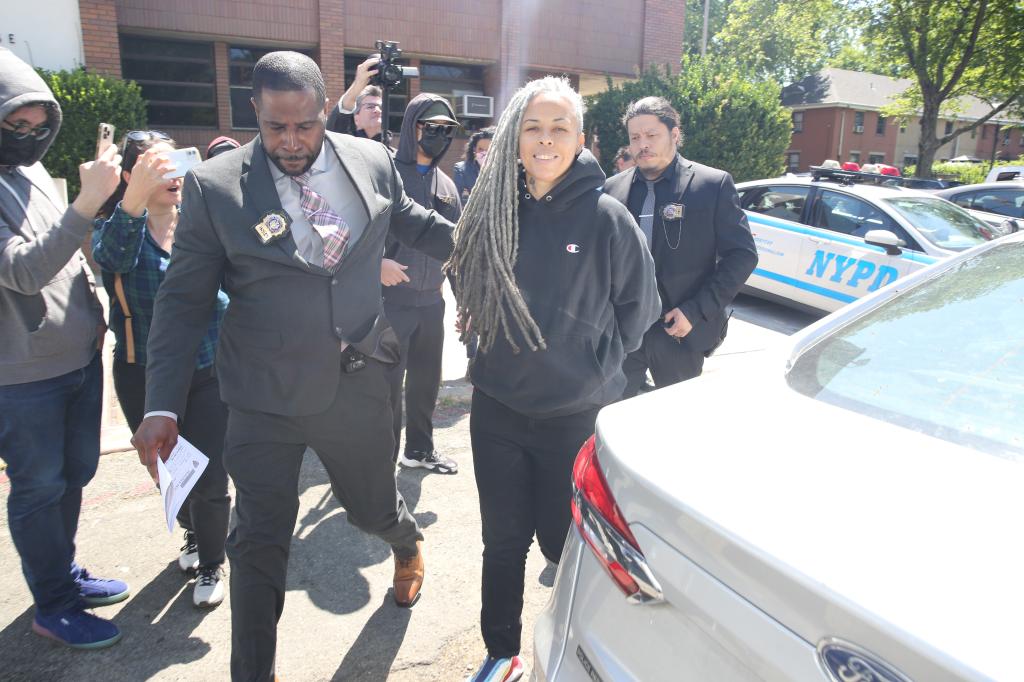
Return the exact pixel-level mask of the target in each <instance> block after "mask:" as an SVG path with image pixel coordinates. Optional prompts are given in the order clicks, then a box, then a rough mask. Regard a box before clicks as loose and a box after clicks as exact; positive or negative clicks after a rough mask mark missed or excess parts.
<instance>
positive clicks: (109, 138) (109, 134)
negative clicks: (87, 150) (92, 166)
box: [95, 123, 114, 159]
mask: <svg viewBox="0 0 1024 682" xmlns="http://www.w3.org/2000/svg"><path fill="white" fill-rule="evenodd" d="M112 144H114V126H112V125H110V124H109V123H100V124H99V126H98V127H97V130H96V157H95V158H97V159H98V158H100V155H101V154H102V153H103V152H104V151H105V150H106V149H107V147H109V146H110V145H112Z"/></svg>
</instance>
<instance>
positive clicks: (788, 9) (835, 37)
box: [687, 0, 861, 84]
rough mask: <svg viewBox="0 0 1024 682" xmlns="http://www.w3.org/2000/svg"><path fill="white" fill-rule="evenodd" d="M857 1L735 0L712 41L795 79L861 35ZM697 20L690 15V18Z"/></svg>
mask: <svg viewBox="0 0 1024 682" xmlns="http://www.w3.org/2000/svg"><path fill="white" fill-rule="evenodd" d="M851 2H852V0H732V2H730V3H729V5H728V16H727V18H726V20H725V25H724V26H723V27H722V29H721V31H719V32H718V33H717V34H716V35H715V38H714V41H712V44H711V45H712V54H713V55H714V56H715V57H718V58H722V57H725V58H728V59H732V60H735V61H737V62H739V63H740V64H742V65H743V66H745V67H747V68H749V69H751V70H752V71H753V72H754V73H756V74H758V75H759V76H761V77H765V78H773V79H775V80H777V81H778V82H780V83H783V84H785V83H792V82H795V81H797V80H800V79H801V78H804V77H805V76H809V75H811V74H813V73H817V72H818V71H819V70H821V69H822V67H824V66H825V64H826V63H827V62H828V60H829V59H830V58H832V57H833V56H835V55H836V54H838V53H839V52H840V50H841V49H842V48H843V47H844V46H846V45H849V44H850V43H851V41H853V40H855V39H856V37H857V28H858V22H859V21H860V17H861V14H860V13H859V12H858V11H857V9H856V8H855V6H853V5H852V4H851ZM693 20H694V19H693V18H692V15H690V14H687V21H688V22H690V21H693ZM702 20H703V15H701V21H702ZM687 47H689V43H687Z"/></svg>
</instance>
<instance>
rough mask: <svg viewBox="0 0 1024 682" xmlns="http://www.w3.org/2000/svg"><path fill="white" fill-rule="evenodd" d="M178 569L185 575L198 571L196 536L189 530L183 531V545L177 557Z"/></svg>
mask: <svg viewBox="0 0 1024 682" xmlns="http://www.w3.org/2000/svg"><path fill="white" fill-rule="evenodd" d="M178 568H180V569H181V570H182V571H184V572H185V573H195V572H196V571H197V570H198V569H199V545H197V544H196V534H195V533H193V532H192V531H190V530H187V531H185V544H184V545H182V546H181V554H179V555H178Z"/></svg>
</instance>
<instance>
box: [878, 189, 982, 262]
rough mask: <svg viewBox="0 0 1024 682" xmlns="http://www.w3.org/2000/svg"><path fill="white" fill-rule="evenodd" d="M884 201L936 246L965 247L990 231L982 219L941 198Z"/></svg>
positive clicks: (909, 198) (959, 249)
mask: <svg viewBox="0 0 1024 682" xmlns="http://www.w3.org/2000/svg"><path fill="white" fill-rule="evenodd" d="M885 201H886V202H887V203H888V204H889V205H890V206H892V207H893V208H894V209H896V210H897V211H898V212H899V214H900V215H902V216H903V217H904V218H906V219H907V221H908V222H909V223H910V224H911V225H913V226H914V227H916V228H917V230H918V232H920V233H921V236H922V237H924V238H925V239H927V240H928V241H930V242H931V243H932V244H934V245H935V246H938V247H939V248H940V249H949V250H950V251H965V250H967V249H969V248H971V247H972V246H976V245H978V244H981V243H982V242H984V241H986V240H987V239H988V235H989V234H990V233H989V229H988V228H987V227H986V226H985V224H984V223H982V222H981V221H980V220H978V219H977V218H975V217H974V216H972V215H971V214H970V213H968V212H967V211H965V210H963V209H962V208H960V207H959V206H954V205H953V204H951V203H949V202H948V201H946V200H945V199H933V198H931V197H894V198H890V199H885Z"/></svg>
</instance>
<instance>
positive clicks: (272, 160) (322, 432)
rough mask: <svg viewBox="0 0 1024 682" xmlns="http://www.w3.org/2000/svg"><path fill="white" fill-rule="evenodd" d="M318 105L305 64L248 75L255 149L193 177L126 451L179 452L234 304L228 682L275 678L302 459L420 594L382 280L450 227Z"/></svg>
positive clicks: (222, 372)
mask: <svg viewBox="0 0 1024 682" xmlns="http://www.w3.org/2000/svg"><path fill="white" fill-rule="evenodd" d="M325 100H326V96H325V88H324V81H323V76H322V75H321V73H320V70H319V69H318V68H317V66H316V64H315V63H314V62H313V61H312V60H311V59H309V57H306V56H304V55H301V54H298V53H295V52H271V53H270V54H268V55H266V56H265V57H263V58H262V59H260V61H259V62H258V63H257V64H256V66H255V68H254V70H253V105H254V106H255V108H256V113H257V119H258V121H259V129H260V134H259V137H257V138H256V139H255V140H253V141H252V142H250V143H249V144H247V145H245V146H243V147H241V148H240V149H236V150H234V151H231V152H228V153H226V154H222V155H220V156H218V157H217V158H215V159H213V160H211V161H207V162H206V163H203V164H201V165H200V166H197V167H196V168H195V169H194V170H193V171H191V172H189V174H188V175H187V176H186V177H185V180H184V187H183V199H182V217H181V219H180V222H179V223H178V229H177V233H176V234H175V243H174V250H173V253H172V255H171V262H170V266H169V268H168V270H167V277H166V279H165V280H164V282H163V284H162V285H161V286H160V290H159V292H158V294H157V298H156V307H155V313H154V317H153V324H152V327H151V331H150V334H149V344H148V354H149V363H148V367H147V374H146V388H147V395H146V412H147V414H146V418H145V419H144V420H143V422H142V424H141V426H140V427H139V429H138V431H137V432H136V433H135V438H134V442H135V445H136V448H137V449H138V450H139V455H140V458H141V459H142V461H143V463H144V464H146V465H147V466H149V467H151V469H152V467H154V466H155V462H156V457H157V456H161V457H163V458H164V459H166V458H167V456H168V454H169V453H170V451H171V448H172V447H173V445H174V444H175V443H176V441H177V437H178V429H177V421H176V420H177V415H181V414H183V413H184V409H185V397H186V394H187V392H188V386H189V382H190V378H191V375H192V366H193V365H194V364H195V352H196V348H197V347H198V345H199V342H200V339H201V338H202V336H203V335H204V334H205V330H206V328H207V325H208V324H209V319H210V310H211V307H212V305H213V302H214V299H215V297H216V294H217V289H218V288H219V287H220V286H221V285H223V287H224V290H225V291H226V292H227V293H228V295H229V296H230V297H231V303H230V305H229V307H228V312H227V314H226V316H225V318H224V323H223V327H222V329H221V334H220V341H219V347H218V351H217V374H218V377H219V379H220V387H221V397H222V398H223V399H224V402H225V403H227V405H228V407H229V410H230V411H229V418H228V429H227V436H226V438H225V448H224V466H225V468H226V469H227V471H228V473H229V474H230V475H231V477H232V479H234V482H235V489H236V496H235V509H236V512H237V516H238V523H237V526H236V527H235V529H234V530H233V531H232V532H231V534H230V536H229V537H228V547H227V552H228V558H229V559H230V560H231V569H232V571H231V623H232V643H231V647H232V649H231V677H232V679H234V680H246V681H249V680H260V681H261V682H262V681H265V680H272V679H274V649H275V645H276V641H277V640H276V638H277V621H278V619H279V618H280V616H281V612H282V610H283V608H284V596H285V579H286V574H287V566H288V549H289V546H290V543H291V536H292V533H293V531H294V528H295V517H296V513H297V512H298V506H299V502H298V493H297V487H298V478H299V468H300V466H301V464H302V456H303V453H304V451H305V450H306V447H307V446H309V447H311V448H313V449H314V450H315V451H316V454H317V455H318V456H319V457H320V460H321V461H322V462H323V464H324V468H325V469H326V470H327V474H328V476H329V478H330V481H331V488H332V490H333V491H334V494H335V496H336V497H337V498H338V500H339V501H340V502H341V504H342V506H343V507H344V508H345V511H346V512H347V514H348V520H349V522H351V523H352V524H353V525H355V526H357V527H359V528H361V529H363V530H364V531H366V532H368V533H372V534H374V535H376V536H378V537H380V538H381V539H383V540H384V541H385V542H387V543H388V544H390V545H391V547H392V549H393V551H394V554H395V580H394V598H395V601H396V602H397V603H398V605H399V606H406V607H408V606H412V604H413V603H415V601H416V598H417V597H418V596H419V590H420V586H421V584H422V582H423V555H422V552H421V549H420V544H421V542H422V539H423V536H422V534H421V533H420V531H419V529H418V528H417V525H416V521H415V519H414V518H413V517H412V514H411V513H410V512H409V510H408V509H407V508H406V506H405V503H404V501H403V500H402V496H401V495H400V494H398V491H397V489H396V486H395V474H394V464H393V462H392V460H391V456H392V454H393V451H394V434H393V432H392V419H391V404H390V400H391V396H390V389H389V387H388V375H387V369H388V367H390V366H392V365H394V364H395V363H396V362H397V361H398V356H399V345H398V339H397V337H396V336H395V333H394V331H392V329H391V327H390V326H389V325H388V323H387V320H386V318H385V316H384V311H383V306H382V303H381V284H380V267H381V257H382V254H383V252H384V241H385V238H386V237H387V236H388V234H391V235H392V236H394V237H395V238H396V239H398V240H399V241H401V242H402V243H404V244H406V245H407V246H410V247H412V248H416V249H419V250H422V251H423V252H425V253H427V254H429V255H430V256H432V257H434V258H437V259H438V260H445V259H447V258H448V256H449V254H450V253H451V250H452V247H453V241H452V236H451V231H452V229H453V227H454V226H453V225H452V224H451V223H450V222H449V221H447V220H445V219H444V218H442V217H441V216H439V215H438V214H436V213H435V212H434V211H431V210H428V209H425V208H423V207H422V206H420V205H419V204H417V203H416V202H414V201H413V200H412V199H410V198H409V197H408V196H407V195H406V193H405V191H404V189H403V187H402V182H401V179H400V178H399V176H398V173H397V171H396V169H395V164H394V161H393V160H392V157H391V154H390V153H389V152H388V150H387V148H385V147H384V146H383V145H380V144H377V143H376V142H373V141H371V140H365V139H359V138H356V137H352V136H349V135H340V134H335V133H325V130H324V123H325V119H326V112H325V108H326V107H325ZM329 549H336V550H337V551H344V548H340V547H339V548H329Z"/></svg>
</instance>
